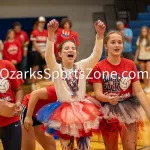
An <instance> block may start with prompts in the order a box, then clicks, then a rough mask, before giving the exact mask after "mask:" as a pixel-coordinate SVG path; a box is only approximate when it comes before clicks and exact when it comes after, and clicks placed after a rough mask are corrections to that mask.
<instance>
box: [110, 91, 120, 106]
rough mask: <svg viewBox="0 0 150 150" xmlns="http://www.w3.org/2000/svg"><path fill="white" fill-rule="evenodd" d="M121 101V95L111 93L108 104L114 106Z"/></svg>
mask: <svg viewBox="0 0 150 150" xmlns="http://www.w3.org/2000/svg"><path fill="white" fill-rule="evenodd" d="M118 101H119V95H117V94H115V95H112V94H111V93H110V94H109V98H108V102H109V103H110V104H112V105H116V104H118Z"/></svg>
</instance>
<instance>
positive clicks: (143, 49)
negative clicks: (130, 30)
mask: <svg viewBox="0 0 150 150" xmlns="http://www.w3.org/2000/svg"><path fill="white" fill-rule="evenodd" d="M136 45H137V50H136V55H135V62H136V61H137V60H138V61H139V63H140V68H141V70H142V71H143V72H144V71H147V72H148V77H147V76H146V74H145V73H144V75H145V76H144V84H145V86H146V87H145V88H144V91H145V92H146V93H150V38H149V29H148V27H146V26H143V27H142V28H141V33H140V36H139V38H138V39H137V42H136Z"/></svg>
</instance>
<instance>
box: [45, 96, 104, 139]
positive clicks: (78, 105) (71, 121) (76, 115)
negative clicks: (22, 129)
mask: <svg viewBox="0 0 150 150" xmlns="http://www.w3.org/2000/svg"><path fill="white" fill-rule="evenodd" d="M101 118H102V113H101V106H100V103H97V101H96V100H95V99H94V98H92V97H87V98H85V99H84V100H82V101H80V102H73V103H67V102H62V103H61V105H60V106H59V107H58V108H57V109H56V110H55V111H54V112H53V114H52V115H51V117H50V119H49V121H48V123H47V126H48V127H49V128H54V129H55V130H57V131H58V132H59V133H60V134H65V135H69V136H73V137H82V136H85V135H86V133H89V132H91V131H95V130H99V123H100V120H101Z"/></svg>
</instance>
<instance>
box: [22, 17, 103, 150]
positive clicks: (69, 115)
mask: <svg viewBox="0 0 150 150" xmlns="http://www.w3.org/2000/svg"><path fill="white" fill-rule="evenodd" d="M47 27H48V40H47V49H46V57H45V58H46V62H47V66H48V67H49V69H50V72H51V75H52V80H54V86H55V90H56V94H57V98H58V101H57V102H56V103H53V104H50V105H47V106H46V107H43V108H42V109H41V110H40V111H39V112H38V115H37V118H38V119H39V120H40V121H42V122H43V123H44V124H45V126H46V132H48V133H51V132H52V131H53V129H55V130H57V132H58V134H59V137H60V142H61V145H62V149H63V150H72V149H73V140H74V138H78V148H79V149H82V150H83V149H84V150H89V149H90V147H89V144H90V136H91V133H92V130H95V129H98V128H99V121H100V118H101V117H100V115H101V111H100V109H99V106H97V105H96V104H95V103H93V102H91V101H92V100H93V101H94V100H95V99H94V98H89V97H85V94H86V76H87V75H88V72H89V68H93V67H94V66H95V65H96V63H97V62H98V60H99V59H100V57H101V54H102V47H103V35H104V32H105V25H104V23H103V22H101V21H100V20H99V21H98V22H97V23H96V24H95V29H96V32H97V35H96V41H95V46H94V49H93V53H92V54H91V56H90V57H88V58H87V59H84V60H81V61H79V62H75V60H76V58H77V55H78V50H77V47H76V45H75V43H74V42H73V41H71V40H66V41H64V42H62V43H61V44H60V45H59V48H58V49H59V56H60V57H61V59H62V63H61V64H58V63H57V62H56V59H55V55H54V34H55V31H56V30H57V28H58V22H57V21H56V20H55V19H54V20H52V21H50V22H49V23H48V25H47ZM55 73H58V74H55ZM57 75H58V77H57ZM56 78H57V79H56ZM35 104H36V101H31V102H30V101H29V106H28V112H27V120H26V123H25V124H24V125H25V127H26V128H30V121H31V119H32V118H31V117H32V116H31V114H32V112H33V110H34V107H35Z"/></svg>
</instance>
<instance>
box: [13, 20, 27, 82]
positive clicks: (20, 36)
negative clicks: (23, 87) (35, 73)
mask: <svg viewBox="0 0 150 150" xmlns="http://www.w3.org/2000/svg"><path fill="white" fill-rule="evenodd" d="M21 28H22V25H21V23H20V22H15V23H14V24H13V30H14V32H15V39H16V40H18V41H20V43H21V50H22V61H21V63H20V70H21V71H22V72H23V75H24V72H25V71H26V69H27V51H28V45H29V37H28V35H27V33H26V32H25V31H23V30H22V29H21ZM23 79H24V81H25V83H27V77H25V76H23Z"/></svg>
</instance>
